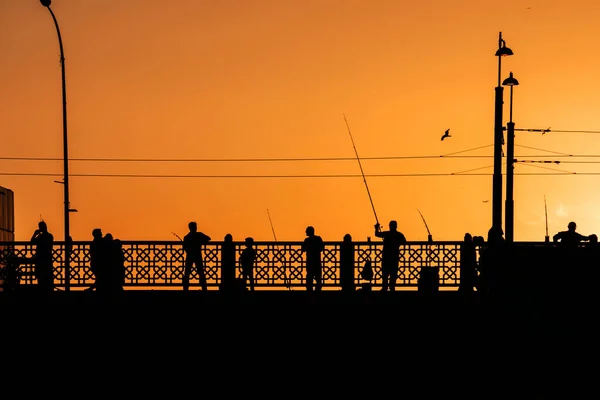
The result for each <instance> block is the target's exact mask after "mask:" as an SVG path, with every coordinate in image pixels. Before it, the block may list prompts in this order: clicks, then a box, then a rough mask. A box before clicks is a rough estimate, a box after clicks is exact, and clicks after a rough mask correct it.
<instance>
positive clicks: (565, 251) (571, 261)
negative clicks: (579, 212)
mask: <svg viewBox="0 0 600 400" xmlns="http://www.w3.org/2000/svg"><path fill="white" fill-rule="evenodd" d="M576 230H577V224H576V223H575V222H569V225H567V230H566V231H562V232H558V233H557V234H556V235H554V236H553V237H552V241H553V242H554V243H556V242H558V243H559V244H558V246H557V249H558V257H559V259H560V263H561V264H562V265H563V266H572V265H576V264H577V263H578V262H579V261H580V260H579V258H580V257H579V255H580V252H578V251H577V249H578V248H579V244H580V243H581V242H585V241H588V240H589V236H584V235H582V234H580V233H579V232H576Z"/></svg>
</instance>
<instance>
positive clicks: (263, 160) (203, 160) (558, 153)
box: [0, 145, 600, 162]
mask: <svg viewBox="0 0 600 400" xmlns="http://www.w3.org/2000/svg"><path fill="white" fill-rule="evenodd" d="M518 146H519V145H515V147H518ZM520 147H527V146H520ZM536 150H539V149H536ZM541 151H548V152H550V151H549V150H541ZM550 153H552V154H553V155H552V156H550V155H540V154H533V155H523V156H519V157H530V158H534V157H535V158H548V157H570V158H600V154H567V153H560V152H550ZM493 157H494V156H493V155H462V156H457V155H445V154H442V155H437V156H436V155H426V156H382V157H361V160H409V159H412V160H416V159H442V158H493ZM0 160H6V161H61V162H62V161H63V158H46V157H0ZM69 161H90V162H288V161H356V158H351V157H326V158H325V157H324V158H212V159H210V158H204V159H202V158H195V159H193V158H189V159H184V158H172V159H166V158H162V159H159V158H156V159H150V158H148V159H144V158H70V159H69ZM563 162H564V161H563Z"/></svg>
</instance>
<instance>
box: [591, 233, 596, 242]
mask: <svg viewBox="0 0 600 400" xmlns="http://www.w3.org/2000/svg"><path fill="white" fill-rule="evenodd" d="M590 243H598V236H596V235H594V234H591V235H590Z"/></svg>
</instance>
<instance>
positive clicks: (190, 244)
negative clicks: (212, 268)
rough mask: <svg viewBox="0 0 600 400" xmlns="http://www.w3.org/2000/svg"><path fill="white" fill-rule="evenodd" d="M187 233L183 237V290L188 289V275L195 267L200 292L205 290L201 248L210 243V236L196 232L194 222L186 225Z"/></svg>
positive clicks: (196, 226)
mask: <svg viewBox="0 0 600 400" xmlns="http://www.w3.org/2000/svg"><path fill="white" fill-rule="evenodd" d="M188 228H189V229H190V231H189V233H188V234H187V235H185V236H184V237H183V250H184V251H185V254H186V257H185V270H184V271H183V290H185V291H187V290H189V288H190V274H191V272H192V266H193V265H194V266H195V267H196V270H197V271H198V276H199V277H200V285H201V286H202V290H207V289H208V288H207V286H206V274H205V273H204V261H203V260H202V246H203V245H205V244H207V243H208V242H210V236H208V235H205V234H204V233H202V232H198V225H197V224H196V223H195V222H190V223H189V224H188Z"/></svg>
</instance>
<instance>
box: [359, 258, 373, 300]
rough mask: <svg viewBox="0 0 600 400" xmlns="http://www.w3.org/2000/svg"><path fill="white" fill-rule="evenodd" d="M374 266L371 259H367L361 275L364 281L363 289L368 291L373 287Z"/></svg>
mask: <svg viewBox="0 0 600 400" xmlns="http://www.w3.org/2000/svg"><path fill="white" fill-rule="evenodd" d="M373 276H374V274H373V266H372V264H371V260H367V261H365V264H364V266H363V269H362V271H360V277H361V279H362V280H363V281H364V282H363V283H362V284H361V287H362V290H364V291H366V292H370V291H371V290H372V287H373V283H372V280H373Z"/></svg>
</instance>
